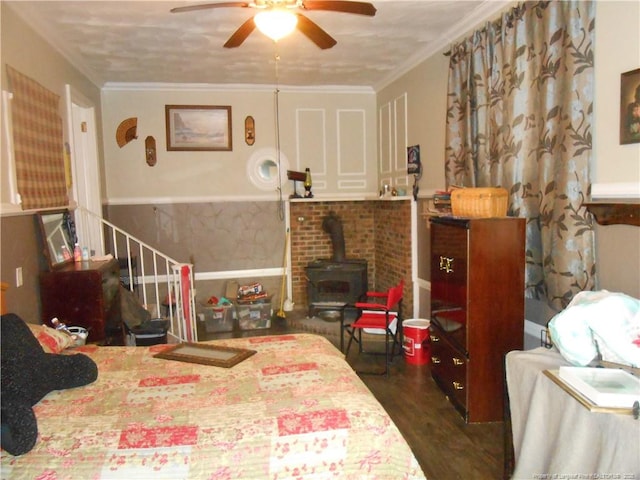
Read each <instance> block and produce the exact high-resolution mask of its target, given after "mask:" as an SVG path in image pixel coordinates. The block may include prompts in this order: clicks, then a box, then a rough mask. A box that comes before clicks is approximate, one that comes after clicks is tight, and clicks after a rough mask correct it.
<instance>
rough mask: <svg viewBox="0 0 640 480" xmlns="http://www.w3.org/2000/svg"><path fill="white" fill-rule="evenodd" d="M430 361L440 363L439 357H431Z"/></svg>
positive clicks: (435, 363)
mask: <svg viewBox="0 0 640 480" xmlns="http://www.w3.org/2000/svg"><path fill="white" fill-rule="evenodd" d="M431 363H433V364H434V365H438V364H439V363H440V357H431Z"/></svg>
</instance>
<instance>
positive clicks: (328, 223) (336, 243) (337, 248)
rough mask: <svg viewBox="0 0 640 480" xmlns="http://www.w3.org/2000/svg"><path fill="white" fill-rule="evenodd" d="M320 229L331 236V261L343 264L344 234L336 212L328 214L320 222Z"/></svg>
mask: <svg viewBox="0 0 640 480" xmlns="http://www.w3.org/2000/svg"><path fill="white" fill-rule="evenodd" d="M322 229H323V230H324V231H325V232H327V233H328V234H329V235H330V236H331V244H332V246H333V255H332V257H331V260H333V261H334V262H343V261H344V260H345V253H344V232H343V231H342V221H341V220H340V217H338V216H337V215H336V212H329V215H327V216H326V217H324V219H323V220H322Z"/></svg>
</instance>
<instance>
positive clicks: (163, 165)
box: [103, 86, 377, 204]
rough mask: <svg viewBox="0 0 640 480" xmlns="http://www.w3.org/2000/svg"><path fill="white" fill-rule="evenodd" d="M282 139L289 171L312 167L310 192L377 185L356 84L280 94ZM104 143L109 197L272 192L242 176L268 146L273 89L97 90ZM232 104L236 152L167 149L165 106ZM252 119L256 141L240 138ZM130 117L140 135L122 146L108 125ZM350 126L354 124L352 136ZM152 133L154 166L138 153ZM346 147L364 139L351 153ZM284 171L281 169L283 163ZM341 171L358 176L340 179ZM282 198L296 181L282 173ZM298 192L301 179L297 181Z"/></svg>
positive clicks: (366, 102) (198, 197)
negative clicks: (350, 87)
mask: <svg viewBox="0 0 640 480" xmlns="http://www.w3.org/2000/svg"><path fill="white" fill-rule="evenodd" d="M279 98H280V99H279V104H280V109H279V110H280V145H281V150H282V153H283V158H286V160H287V161H288V163H289V168H290V169H291V170H304V168H305V167H309V168H310V169H311V172H312V177H313V182H314V189H313V190H314V193H315V194H316V196H318V195H323V194H325V195H326V194H336V193H340V194H346V195H362V194H365V193H371V192H375V191H376V189H377V172H376V170H375V168H373V167H372V166H373V165H375V161H376V143H375V139H376V134H375V128H376V120H375V94H374V93H373V92H372V91H364V90H363V89H358V90H353V91H351V92H349V93H343V92H335V93H333V92H318V91H311V90H309V91H306V92H305V91H300V92H296V91H291V90H286V89H285V90H284V91H281V92H280V95H279ZM103 102H104V103H103V112H104V115H103V122H104V151H105V159H106V160H105V164H106V182H107V196H108V199H109V203H112V204H120V203H145V202H152V201H154V200H160V201H224V200H229V199H238V198H244V199H246V198H265V199H268V200H275V199H276V192H275V189H274V190H271V191H264V190H261V189H260V188H258V187H256V186H255V185H254V184H253V183H252V182H251V181H250V180H249V178H248V177H247V165H248V163H249V161H250V159H251V157H252V155H254V154H256V152H259V151H261V150H262V149H264V148H268V147H271V148H273V146H274V145H275V141H276V140H275V113H274V91H273V90H271V89H268V88H264V87H260V88H255V89H251V90H249V89H248V88H245V89H241V88H240V87H238V88H236V89H222V88H221V87H218V88H214V87H211V88H201V89H194V88H189V87H188V86H184V87H179V86H176V87H173V88H170V87H169V88H162V89H159V88H156V87H154V86H148V87H147V89H146V90H145V89H144V87H136V88H135V89H131V88H130V89H127V86H123V87H119V88H108V89H106V90H105V91H104V92H103ZM170 104H178V105H230V106H231V110H232V132H233V150H232V151H224V152H184V151H167V149H166V138H165V137H166V134H165V105H170ZM248 115H251V116H252V117H253V118H254V120H255V129H256V140H255V144H254V145H253V146H249V145H247V144H246V143H245V141H244V121H245V118H246V117H247V116H248ZM129 117H137V119H138V139H137V140H133V141H131V142H130V143H128V144H127V145H125V146H123V147H122V148H120V147H118V145H117V144H116V141H115V132H116V129H117V127H118V125H119V124H120V122H121V121H123V120H124V119H126V118H129ZM350 132H355V133H352V134H349V133H350ZM148 135H151V136H153V137H154V138H155V140H156V146H157V164H156V166H154V167H149V166H148V165H147V164H146V162H145V158H144V139H145V138H146V137H147V136H148ZM352 145H358V146H361V147H360V148H357V149H356V150H355V151H352V150H351V147H350V146H352ZM283 170H286V168H283ZM341 171H342V172H347V173H348V174H349V175H350V176H351V178H353V179H355V180H357V181H358V182H357V183H352V184H346V185H345V184H344V182H340V180H341V177H342V176H341V175H340V174H339V172H341ZM283 190H284V193H285V196H288V195H289V194H290V193H292V192H293V182H291V181H287V179H286V177H285V178H284V183H283ZM300 190H302V187H301V186H300Z"/></svg>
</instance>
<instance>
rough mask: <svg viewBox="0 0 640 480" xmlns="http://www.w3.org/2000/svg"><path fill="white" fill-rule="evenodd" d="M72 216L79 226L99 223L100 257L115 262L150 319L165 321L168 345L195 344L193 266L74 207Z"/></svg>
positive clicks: (125, 283)
mask: <svg viewBox="0 0 640 480" xmlns="http://www.w3.org/2000/svg"><path fill="white" fill-rule="evenodd" d="M75 215H76V218H75V220H76V223H77V224H78V225H80V226H81V225H89V224H91V223H93V224H95V223H96V222H99V223H100V225H101V227H102V228H100V229H99V230H100V235H101V238H100V239H99V242H100V245H101V247H102V252H101V253H104V254H106V253H111V254H112V255H113V256H114V257H116V258H118V261H119V262H120V281H121V283H122V284H123V285H124V286H126V288H128V289H129V290H130V291H131V292H133V293H134V294H135V295H136V296H137V297H138V299H139V300H140V303H141V304H142V305H143V306H144V307H145V308H146V309H147V310H148V311H150V312H151V315H152V317H153V318H156V317H157V318H166V319H168V320H169V331H168V336H169V337H170V339H169V341H170V342H171V343H175V342H197V341H198V331H197V327H196V311H195V289H194V283H193V282H194V276H193V265H191V264H188V263H181V262H178V261H177V260H174V259H173V258H171V257H169V256H167V255H165V254H163V253H162V252H160V251H159V250H157V249H155V248H153V247H152V246H150V245H148V244H146V243H145V242H143V241H142V240H139V239H138V238H136V237H134V236H133V235H130V234H129V233H127V232H125V231H124V230H123V229H121V228H119V227H117V226H116V225H114V224H113V223H111V222H109V221H108V220H105V219H104V218H102V217H101V216H99V215H97V214H95V213H94V212H91V211H90V210H87V209H86V208H84V207H81V206H78V207H77V208H76V210H75ZM81 229H82V228H79V230H81ZM96 253H98V254H100V252H96ZM138 267H139V269H140V271H139V272H138Z"/></svg>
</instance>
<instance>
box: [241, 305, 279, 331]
mask: <svg viewBox="0 0 640 480" xmlns="http://www.w3.org/2000/svg"><path fill="white" fill-rule="evenodd" d="M236 316H237V317H238V326H239V327H240V330H257V329H259V328H270V327H271V302H268V303H254V304H249V305H241V304H238V305H236Z"/></svg>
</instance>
